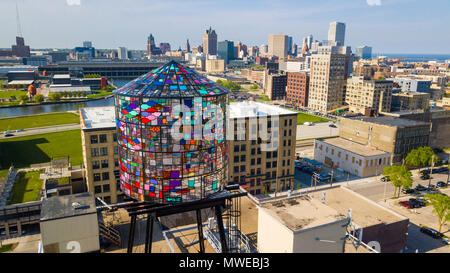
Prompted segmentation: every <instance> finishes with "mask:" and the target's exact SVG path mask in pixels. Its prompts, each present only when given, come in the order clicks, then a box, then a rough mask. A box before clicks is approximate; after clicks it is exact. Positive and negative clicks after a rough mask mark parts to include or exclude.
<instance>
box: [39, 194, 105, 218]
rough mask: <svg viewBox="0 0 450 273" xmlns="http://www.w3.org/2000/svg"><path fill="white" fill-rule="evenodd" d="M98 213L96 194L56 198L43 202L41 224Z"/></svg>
mask: <svg viewBox="0 0 450 273" xmlns="http://www.w3.org/2000/svg"><path fill="white" fill-rule="evenodd" d="M92 213H97V208H96V206H95V199H94V194H92V193H80V194H74V195H64V196H56V197H52V198H46V199H44V200H43V201H42V208H41V222H42V221H49V220H56V219H61V218H67V217H74V216H79V215H86V214H92Z"/></svg>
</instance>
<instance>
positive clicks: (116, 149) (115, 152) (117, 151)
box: [114, 146, 119, 155]
mask: <svg viewBox="0 0 450 273" xmlns="http://www.w3.org/2000/svg"><path fill="white" fill-rule="evenodd" d="M114 154H115V155H118V154H119V147H118V146H114Z"/></svg>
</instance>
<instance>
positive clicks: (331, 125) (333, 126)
mask: <svg viewBox="0 0 450 273" xmlns="http://www.w3.org/2000/svg"><path fill="white" fill-rule="evenodd" d="M328 126H329V127H331V128H337V126H336V125H334V124H330V125H328Z"/></svg>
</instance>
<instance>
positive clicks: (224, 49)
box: [217, 40, 234, 64]
mask: <svg viewBox="0 0 450 273" xmlns="http://www.w3.org/2000/svg"><path fill="white" fill-rule="evenodd" d="M217 55H219V57H220V58H221V59H224V60H225V63H226V64H228V63H229V62H230V60H232V59H234V43H233V41H228V40H225V41H221V42H219V43H218V44H217Z"/></svg>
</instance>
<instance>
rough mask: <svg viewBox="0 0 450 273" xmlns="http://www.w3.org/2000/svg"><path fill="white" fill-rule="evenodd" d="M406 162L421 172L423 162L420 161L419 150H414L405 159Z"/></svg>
mask: <svg viewBox="0 0 450 273" xmlns="http://www.w3.org/2000/svg"><path fill="white" fill-rule="evenodd" d="M405 162H406V164H407V165H408V166H412V167H416V168H417V167H418V168H419V171H420V168H421V167H422V166H423V165H422V160H421V159H420V152H419V150H418V149H413V150H411V151H410V152H409V154H408V155H407V156H406V158H405Z"/></svg>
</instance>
